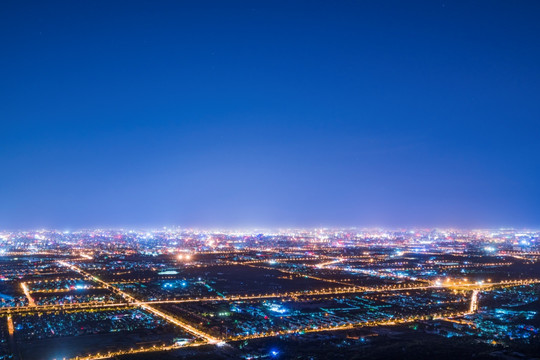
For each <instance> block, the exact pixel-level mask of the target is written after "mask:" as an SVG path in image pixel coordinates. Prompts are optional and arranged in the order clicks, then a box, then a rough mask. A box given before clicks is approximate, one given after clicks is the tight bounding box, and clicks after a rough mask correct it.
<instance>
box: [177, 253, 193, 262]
mask: <svg viewBox="0 0 540 360" xmlns="http://www.w3.org/2000/svg"><path fill="white" fill-rule="evenodd" d="M177 258H178V260H186V261H189V260H191V255H190V254H179V255H178V256H177Z"/></svg>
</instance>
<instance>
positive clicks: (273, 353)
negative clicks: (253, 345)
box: [270, 350, 279, 356]
mask: <svg viewBox="0 0 540 360" xmlns="http://www.w3.org/2000/svg"><path fill="white" fill-rule="evenodd" d="M270 354H271V355H272V356H278V354H279V351H277V350H272V351H270Z"/></svg>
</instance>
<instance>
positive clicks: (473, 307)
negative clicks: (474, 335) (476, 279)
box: [469, 289, 478, 314]
mask: <svg viewBox="0 0 540 360" xmlns="http://www.w3.org/2000/svg"><path fill="white" fill-rule="evenodd" d="M477 310H478V290H476V289H475V290H473V293H472V296H471V307H470V308H469V312H470V313H471V314H474V313H475V312H476V311H477Z"/></svg>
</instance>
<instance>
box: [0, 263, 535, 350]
mask: <svg viewBox="0 0 540 360" xmlns="http://www.w3.org/2000/svg"><path fill="white" fill-rule="evenodd" d="M66 264H67V263H66ZM68 265H69V266H72V265H70V264H68ZM79 270H80V271H81V272H80V273H81V274H82V275H84V276H90V277H91V278H92V279H93V280H96V279H97V280H96V281H98V282H100V283H102V285H104V287H105V288H108V289H110V290H112V291H114V292H115V293H117V294H119V295H121V296H122V297H123V298H124V299H125V300H126V301H125V302H117V303H73V304H63V305H34V306H20V307H4V308H0V314H1V313H22V312H37V311H58V310H71V309H74V310H76V309H80V310H84V309H98V308H110V307H122V306H137V307H142V306H151V305H160V304H180V303H193V302H217V301H220V302H224V301H243V300H258V299H261V300H262V299H276V298H277V299H279V298H281V299H288V298H292V299H296V298H301V297H309V296H325V295H340V294H343V295H345V294H359V293H378V292H394V291H412V290H429V289H451V290H471V289H473V291H475V290H477V289H482V291H487V290H489V289H491V288H495V287H514V286H521V285H532V284H538V283H540V279H527V280H509V281H502V282H497V283H483V284H477V283H466V284H459V283H458V284H452V283H443V284H440V285H429V286H405V287H396V286H385V287H374V288H358V287H344V288H331V289H322V290H311V291H295V292H286V293H271V294H255V295H230V296H224V297H203V298H186V299H176V300H152V301H140V300H137V299H135V298H134V297H133V296H131V295H129V294H127V293H125V292H122V291H120V290H118V289H117V288H115V287H114V286H112V285H110V284H108V283H106V282H104V281H102V280H100V279H99V278H96V277H93V276H92V275H89V274H88V273H86V272H84V271H83V270H81V269H79ZM75 271H77V270H75ZM154 310H155V309H154ZM149 311H150V310H149ZM156 311H157V310H156ZM158 316H160V317H163V316H162V315H158ZM177 325H178V324H177ZM179 326H180V325H179ZM202 337H204V336H202ZM214 340H217V339H214Z"/></svg>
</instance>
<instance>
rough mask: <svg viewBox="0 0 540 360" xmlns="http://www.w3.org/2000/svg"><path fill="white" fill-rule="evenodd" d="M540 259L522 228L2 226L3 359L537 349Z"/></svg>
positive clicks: (509, 354) (533, 237)
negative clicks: (26, 228) (62, 228)
mask: <svg viewBox="0 0 540 360" xmlns="http://www.w3.org/2000/svg"><path fill="white" fill-rule="evenodd" d="M539 260H540V231H533V230H517V229H497V230H458V229H399V230H388V229H360V228H347V229H332V228H320V229H282V230H274V231H269V230H254V231H233V230H230V231H218V230H212V231H210V230H193V229H184V228H161V229H154V230H144V231H142V230H130V229H122V230H120V229H116V230H107V229H92V230H81V231H55V230H36V231H4V232H0V280H1V281H0V317H1V318H2V319H1V321H0V336H1V343H0V359H1V360H7V359H18V360H28V359H47V360H52V359H56V360H60V359H77V360H91V359H156V358H159V359H184V358H189V359H246V360H247V359H327V358H335V359H355V358H358V359H360V358H380V359H383V358H414V357H416V358H417V359H421V358H426V359H427V358H434V359H435V358H459V357H462V358H464V357H467V358H468V357H472V356H474V357H475V358H478V359H482V358H491V359H493V358H504V359H522V358H532V357H535V356H536V357H537V356H538V354H540V352H539V347H540V345H539V344H540V315H539V313H538V311H539V310H540V300H539V298H540V264H539ZM322 344H324V345H322ZM419 349H423V351H422V352H418V350H419ZM426 349H428V350H429V351H426Z"/></svg>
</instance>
